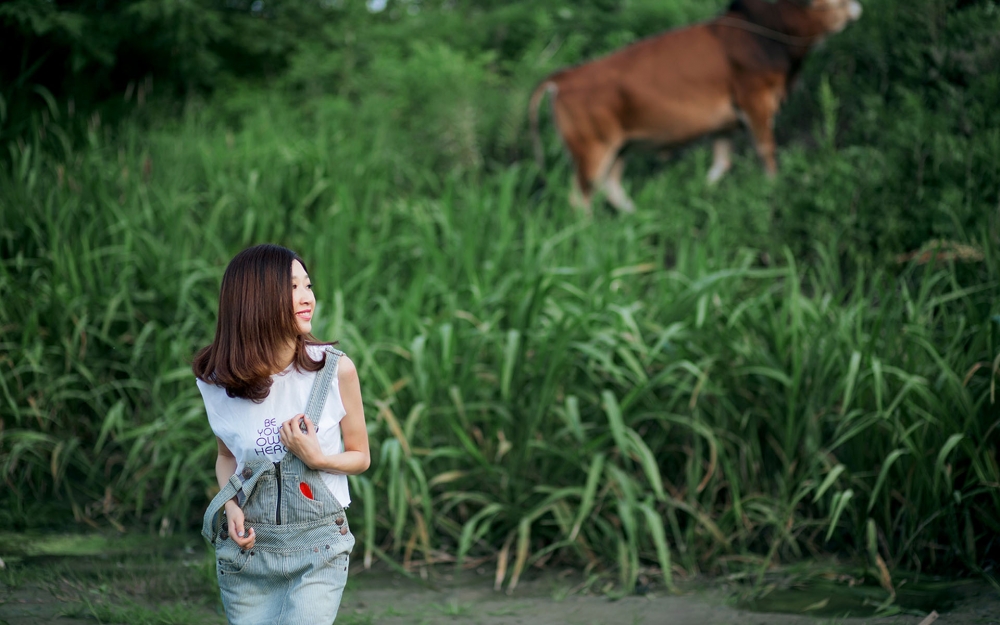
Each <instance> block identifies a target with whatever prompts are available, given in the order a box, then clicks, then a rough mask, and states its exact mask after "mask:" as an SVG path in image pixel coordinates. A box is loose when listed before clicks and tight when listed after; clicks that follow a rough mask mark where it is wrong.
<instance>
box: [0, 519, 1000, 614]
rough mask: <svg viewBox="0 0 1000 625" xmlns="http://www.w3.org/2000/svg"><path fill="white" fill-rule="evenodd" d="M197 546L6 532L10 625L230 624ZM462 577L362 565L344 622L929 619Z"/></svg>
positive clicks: (699, 592)
mask: <svg viewBox="0 0 1000 625" xmlns="http://www.w3.org/2000/svg"><path fill="white" fill-rule="evenodd" d="M199 541H200V539H196V538H191V537H188V538H181V539H175V540H172V541H167V542H161V543H158V544H157V545H155V546H151V545H150V544H149V542H148V539H140V540H131V539H122V538H114V537H111V538H109V537H100V536H97V537H95V536H87V537H68V538H67V537H56V538H55V539H53V538H52V537H25V536H14V535H0V558H3V560H4V561H5V566H4V567H3V568H0V625H41V624H54V625H84V624H88V625H92V624H93V623H107V624H112V623H127V624H129V625H142V624H144V623H149V624H156V625H160V624H164V625H169V624H185V623H211V624H222V623H225V618H224V616H223V614H222V612H221V607H220V605H219V601H218V598H217V595H216V594H215V593H216V592H217V591H216V588H215V586H214V584H213V581H212V578H213V576H214V566H213V560H212V554H211V553H209V552H208V551H207V550H206V549H205V548H204V545H203V544H201V543H200V542H199ZM452 573H453V569H451V568H449V567H445V568H440V569H437V570H436V571H433V572H432V574H431V576H430V579H429V581H428V582H421V581H419V580H414V579H410V578H407V577H404V576H403V575H401V574H399V573H396V572H393V571H391V570H388V569H384V568H381V567H376V569H374V570H372V571H363V570H360V567H357V566H356V565H355V566H354V567H352V573H351V577H350V581H349V583H348V588H347V591H346V592H345V594H344V601H343V604H342V606H341V612H340V615H339V616H338V618H337V624H338V625H373V624H378V625H404V624H405V625H444V624H448V625H501V624H502V625H516V624H539V625H543V624H567V625H573V624H581V625H583V624H587V625H590V624H616V625H617V624H623V625H631V624H639V623H642V624H647V625H658V624H664V625H666V624H669V625H715V624H717V625H736V624H739V625H833V624H838V625H840V624H842V625H861V624H862V623H879V624H885V625H918V624H919V623H921V621H922V620H923V619H924V617H925V615H926V611H916V610H915V611H914V612H913V613H910V614H897V615H894V616H889V617H881V618H874V617H868V618H844V617H843V615H838V614H836V610H834V611H833V612H831V611H830V610H829V609H827V610H826V611H825V612H824V610H823V609H820V608H824V607H826V608H829V606H827V605H826V603H825V601H828V600H821V601H819V602H815V603H813V605H811V606H809V608H808V611H807V612H806V613H801V611H800V613H798V614H776V613H766V612H753V611H748V610H746V609H742V608H741V607H739V605H738V602H737V601H736V598H735V597H736V591H737V589H736V588H735V587H733V586H728V585H726V584H725V583H724V582H722V581H721V580H701V581H697V582H695V581H692V580H688V581H686V582H683V583H681V591H680V593H679V594H668V593H666V592H657V591H656V588H655V587H653V589H652V591H651V592H648V593H647V594H644V595H641V596H639V595H631V596H626V597H623V598H619V599H617V600H615V599H610V598H608V596H606V595H605V594H602V593H601V592H600V591H599V590H597V588H596V586H595V585H593V584H586V583H581V578H579V577H578V575H577V573H576V572H574V571H571V570H564V571H544V572H539V573H536V574H535V576H534V577H532V578H528V579H526V580H525V581H523V582H522V584H521V585H520V586H519V587H518V588H517V590H516V591H515V592H514V593H513V594H511V595H507V594H506V593H504V592H496V591H494V590H493V580H492V570H490V569H489V568H488V567H483V568H481V569H479V570H478V571H470V572H467V573H464V574H462V575H460V576H458V577H455V576H453V574H452ZM599 585H600V584H598V585H597V586H599ZM583 588H589V590H590V592H585V591H583V590H582V589H583ZM949 588H950V587H949ZM946 593H950V596H948V600H947V601H942V603H946V604H950V605H948V606H947V608H946V609H944V610H940V612H941V615H940V617H939V618H938V619H937V621H936V622H935V625H973V624H975V625H1000V594H998V593H997V592H996V591H995V590H994V589H993V588H992V587H990V586H988V585H986V584H985V583H981V582H971V583H964V584H960V585H957V586H955V587H954V589H953V591H952V590H947V591H946ZM791 596H792V597H793V598H794V596H795V595H794V594H793V595H791ZM816 596H817V597H819V595H816ZM811 601H812V598H808V599H807V601H806V602H807V603H808V602H811ZM941 607H945V606H941ZM817 614H819V616H817Z"/></svg>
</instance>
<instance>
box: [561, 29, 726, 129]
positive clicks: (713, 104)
mask: <svg viewBox="0 0 1000 625" xmlns="http://www.w3.org/2000/svg"><path fill="white" fill-rule="evenodd" d="M551 80H552V81H553V82H555V83H556V85H557V86H558V95H557V100H558V102H557V104H556V106H557V109H561V111H562V114H563V115H564V116H566V115H569V116H574V117H577V116H582V115H584V112H583V111H584V109H585V110H586V111H587V115H590V116H593V114H594V112H595V111H602V112H603V114H599V115H600V117H613V118H615V119H617V121H618V123H619V124H620V126H621V132H622V133H623V134H624V138H625V139H626V140H652V141H658V142H664V143H674V142H681V141H687V140H689V139H691V138H694V137H697V136H699V135H701V134H704V133H705V132H710V131H712V130H715V129H717V128H719V127H720V126H726V125H730V124H732V123H735V121H736V112H735V109H734V108H733V106H732V94H731V82H732V69H731V67H730V64H729V62H728V58H727V53H726V50H725V49H724V46H723V45H722V42H720V40H719V38H718V37H717V36H716V35H715V34H713V33H712V32H711V31H710V30H709V29H708V28H707V27H706V26H705V25H704V24H699V25H695V26H690V27H687V28H682V29H678V30H672V31H668V32H666V33H663V34H661V35H658V36H655V37H651V38H649V39H644V40H642V41H639V42H636V43H634V44H632V45H630V46H628V47H626V48H623V49H622V50H619V51H618V52H615V53H613V54H610V55H608V56H606V57H602V58H600V59H596V60H594V61H591V62H589V63H585V64H583V65H579V66H577V67H573V68H569V69H566V70H563V71H560V72H558V73H556V74H554V75H553V76H552V77H551ZM577 109H580V110H579V111H578V110H577Z"/></svg>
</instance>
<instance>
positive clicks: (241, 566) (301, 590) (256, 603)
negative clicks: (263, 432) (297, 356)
mask: <svg viewBox="0 0 1000 625" xmlns="http://www.w3.org/2000/svg"><path fill="white" fill-rule="evenodd" d="M326 351H327V358H326V365H325V366H324V368H323V370H322V371H319V372H317V373H316V380H315V382H314V383H313V387H312V391H311V392H310V394H309V401H308V404H307V407H306V411H305V415H306V417H308V418H309V419H311V420H312V421H313V423H315V422H316V421H317V420H318V418H319V414H320V412H321V411H322V408H323V404H324V403H325V402H326V395H327V393H328V391H329V389H330V384H331V382H332V379H333V375H334V374H335V372H336V370H337V361H338V360H339V358H340V356H341V354H342V352H340V351H338V350H335V349H333V348H332V347H328V348H327V349H326ZM234 496H235V497H237V501H238V502H239V503H240V507H241V508H242V509H243V514H244V517H245V523H244V529H245V530H246V531H249V529H250V528H251V527H253V529H254V532H255V533H256V540H255V542H254V546H253V548H252V549H246V550H242V549H240V548H239V546H237V545H236V543H235V542H234V541H232V540H230V539H229V534H228V531H227V528H228V521H227V520H226V518H225V511H224V510H223V507H224V506H225V503H226V502H227V501H229V500H230V499H232V498H233V497H234ZM202 535H203V536H204V537H205V538H206V539H207V540H208V541H209V542H212V543H213V544H214V545H215V557H216V563H217V575H218V580H219V589H220V590H221V591H222V605H223V607H224V608H225V610H226V618H228V619H229V622H230V623H231V624H233V625H251V624H258V623H259V624H260V625H264V624H267V625H276V624H280V625H329V624H330V623H332V622H333V620H334V618H336V616H337V610H338V609H339V608H340V599H341V597H342V595H343V592H344V586H345V585H346V584H347V567H348V562H349V555H350V553H351V549H352V548H353V547H354V535H353V534H351V530H350V528H349V526H348V524H347V515H346V514H345V513H344V508H343V506H341V505H340V503H339V502H338V501H337V498H336V497H334V496H333V493H331V492H330V489H329V488H327V486H326V484H325V483H324V482H323V479H322V477H321V476H320V473H319V472H318V471H314V470H312V469H310V468H309V467H307V466H306V465H305V464H304V463H303V462H302V461H301V460H299V459H298V458H297V457H296V456H294V455H293V454H291V453H287V454H285V456H284V457H283V458H282V459H281V462H269V461H268V460H253V461H250V462H247V464H246V466H245V467H244V468H243V470H242V471H241V472H240V473H239V474H237V475H233V476H232V477H231V478H229V483H228V484H226V486H225V487H224V488H223V489H222V490H221V491H220V492H219V494H218V495H216V496H215V498H214V499H213V500H212V503H211V504H209V507H208V510H207V511H206V512H205V519H204V524H203V525H202Z"/></svg>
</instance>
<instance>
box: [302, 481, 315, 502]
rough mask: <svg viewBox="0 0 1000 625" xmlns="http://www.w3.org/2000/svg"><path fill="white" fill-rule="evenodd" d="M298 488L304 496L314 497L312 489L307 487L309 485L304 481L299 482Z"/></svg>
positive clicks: (307, 497)
mask: <svg viewBox="0 0 1000 625" xmlns="http://www.w3.org/2000/svg"><path fill="white" fill-rule="evenodd" d="M299 490H300V491H302V494H303V495H305V496H306V499H315V497H313V492H312V489H311V488H309V485H308V484H306V483H305V482H299Z"/></svg>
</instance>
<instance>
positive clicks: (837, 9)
mask: <svg viewBox="0 0 1000 625" xmlns="http://www.w3.org/2000/svg"><path fill="white" fill-rule="evenodd" d="M805 10H806V12H807V13H808V14H809V17H810V18H811V20H810V21H813V22H814V23H815V24H816V25H817V26H819V27H820V28H821V29H822V31H823V32H825V33H830V34H832V33H839V32H840V31H842V30H844V28H846V27H847V25H848V24H850V23H851V22H853V21H856V20H857V19H858V18H859V17H861V3H860V2H858V1H857V0H812V2H809V4H808V5H807V6H806V7H805Z"/></svg>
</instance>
